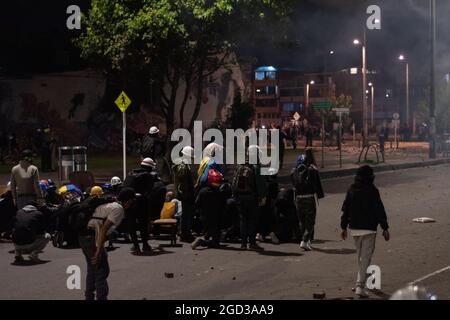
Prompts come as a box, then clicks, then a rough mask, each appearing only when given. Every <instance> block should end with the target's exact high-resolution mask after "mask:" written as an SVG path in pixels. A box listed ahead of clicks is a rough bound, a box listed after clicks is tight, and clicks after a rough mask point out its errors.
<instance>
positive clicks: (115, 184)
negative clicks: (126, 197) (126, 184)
mask: <svg viewBox="0 0 450 320" xmlns="http://www.w3.org/2000/svg"><path fill="white" fill-rule="evenodd" d="M111 187H112V192H113V194H114V195H116V196H117V195H118V194H119V190H120V188H121V187H122V180H121V179H120V178H119V177H117V176H116V177H112V178H111Z"/></svg>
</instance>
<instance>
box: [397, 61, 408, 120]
mask: <svg viewBox="0 0 450 320" xmlns="http://www.w3.org/2000/svg"><path fill="white" fill-rule="evenodd" d="M398 60H399V61H406V72H405V73H406V74H405V85H406V101H405V102H406V127H407V128H409V63H408V62H407V60H406V58H405V55H403V54H401V55H399V56H398Z"/></svg>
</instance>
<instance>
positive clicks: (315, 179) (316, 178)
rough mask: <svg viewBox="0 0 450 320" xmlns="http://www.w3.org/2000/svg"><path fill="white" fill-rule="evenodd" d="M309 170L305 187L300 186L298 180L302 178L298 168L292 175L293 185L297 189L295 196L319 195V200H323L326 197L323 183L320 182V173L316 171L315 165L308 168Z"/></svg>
mask: <svg viewBox="0 0 450 320" xmlns="http://www.w3.org/2000/svg"><path fill="white" fill-rule="evenodd" d="M307 170H308V173H307V174H308V179H307V183H306V185H304V186H300V184H299V183H298V180H300V177H299V176H298V171H297V168H294V169H293V170H292V173H291V180H292V185H293V187H294V189H295V194H296V195H297V196H299V195H309V194H317V198H318V199H322V198H324V197H325V195H324V192H323V188H322V182H321V181H320V175H319V171H318V170H317V169H316V167H315V166H314V165H310V166H308V168H307Z"/></svg>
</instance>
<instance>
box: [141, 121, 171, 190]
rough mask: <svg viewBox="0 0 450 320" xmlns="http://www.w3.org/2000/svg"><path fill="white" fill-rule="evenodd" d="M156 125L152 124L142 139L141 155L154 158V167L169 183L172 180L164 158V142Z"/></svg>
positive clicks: (162, 178) (165, 181)
mask: <svg viewBox="0 0 450 320" xmlns="http://www.w3.org/2000/svg"><path fill="white" fill-rule="evenodd" d="M159 134H160V131H159V129H158V127H156V126H153V127H151V128H150V129H149V131H148V134H147V135H146V136H145V137H144V139H143V140H142V148H141V157H142V158H151V159H154V160H155V167H156V168H157V169H158V172H159V174H160V177H161V180H163V181H164V183H166V184H169V183H171V182H172V181H171V180H172V174H171V172H170V169H171V168H170V166H169V164H168V162H167V160H166V158H165V154H166V144H165V142H164V141H163V139H161V138H160V136H159Z"/></svg>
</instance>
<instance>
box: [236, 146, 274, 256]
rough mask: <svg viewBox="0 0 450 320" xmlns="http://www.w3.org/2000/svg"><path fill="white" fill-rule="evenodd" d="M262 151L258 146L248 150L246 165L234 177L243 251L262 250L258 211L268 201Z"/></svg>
mask: <svg viewBox="0 0 450 320" xmlns="http://www.w3.org/2000/svg"><path fill="white" fill-rule="evenodd" d="M260 156H261V150H260V148H259V147H258V146H257V145H250V146H249V147H248V149H247V153H246V159H245V163H244V164H242V165H239V166H238V167H237V168H236V170H235V172H234V176H233V182H232V191H233V197H234V198H235V200H236V204H237V208H238V210H239V216H240V229H241V230H240V231H241V241H242V243H241V249H243V250H246V249H247V243H249V248H250V249H252V250H261V249H262V248H261V247H260V246H259V245H257V244H256V228H257V223H258V210H259V207H260V206H263V205H264V204H265V201H266V196H267V189H266V183H265V181H264V179H263V177H262V176H261V165H260Z"/></svg>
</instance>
